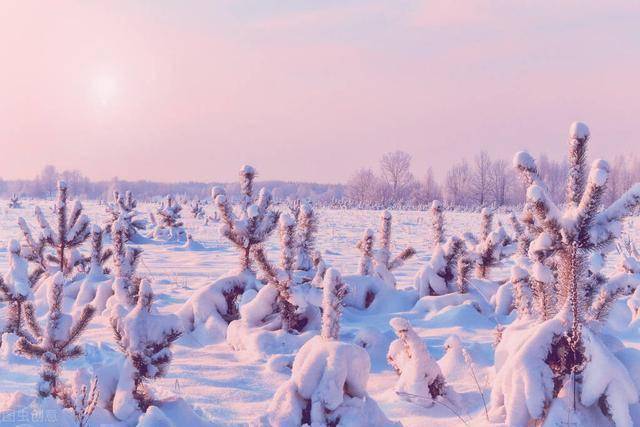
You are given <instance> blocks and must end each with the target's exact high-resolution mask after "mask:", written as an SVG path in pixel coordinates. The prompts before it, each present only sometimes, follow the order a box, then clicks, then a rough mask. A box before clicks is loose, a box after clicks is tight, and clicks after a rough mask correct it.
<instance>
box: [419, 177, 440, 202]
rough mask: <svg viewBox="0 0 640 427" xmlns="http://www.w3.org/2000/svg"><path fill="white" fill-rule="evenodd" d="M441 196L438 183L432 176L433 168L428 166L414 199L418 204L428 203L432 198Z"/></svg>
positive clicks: (436, 198)
mask: <svg viewBox="0 0 640 427" xmlns="http://www.w3.org/2000/svg"><path fill="white" fill-rule="evenodd" d="M440 198H442V191H441V189H440V185H439V184H438V182H437V181H436V179H435V177H434V176H433V169H431V168H428V169H427V174H426V175H425V177H424V179H423V180H422V182H420V184H419V187H418V191H417V192H416V201H417V202H418V203H420V204H428V203H431V202H432V201H434V200H438V199H440Z"/></svg>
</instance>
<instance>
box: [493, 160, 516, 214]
mask: <svg viewBox="0 0 640 427" xmlns="http://www.w3.org/2000/svg"><path fill="white" fill-rule="evenodd" d="M510 169H511V168H509V167H508V165H507V162H506V161H505V160H502V159H500V160H496V161H495V162H493V163H492V164H491V168H490V170H489V193H490V196H491V198H492V199H493V202H494V203H495V204H496V205H498V206H503V205H505V204H506V203H507V197H508V194H507V192H508V190H509V178H510Z"/></svg>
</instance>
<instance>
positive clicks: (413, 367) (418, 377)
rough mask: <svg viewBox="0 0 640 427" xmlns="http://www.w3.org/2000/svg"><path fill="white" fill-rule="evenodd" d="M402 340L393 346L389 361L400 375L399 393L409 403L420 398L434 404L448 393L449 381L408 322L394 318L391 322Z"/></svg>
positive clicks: (394, 342)
mask: <svg viewBox="0 0 640 427" xmlns="http://www.w3.org/2000/svg"><path fill="white" fill-rule="evenodd" d="M389 324H390V325H391V327H392V328H393V330H394V332H395V333H396V335H397V336H398V339H396V340H395V341H393V342H392V343H391V345H390V346H389V351H388V353H387V360H388V361H389V364H390V365H391V366H392V367H393V369H394V370H395V371H396V373H397V374H398V375H399V376H400V377H399V378H398V382H397V384H396V387H395V390H396V393H397V394H398V395H399V396H400V397H402V398H404V399H407V400H412V398H415V397H419V398H422V399H426V400H427V401H429V402H433V401H434V400H436V399H437V398H438V397H439V396H444V395H445V394H446V388H445V381H444V377H443V376H442V372H441V370H440V366H438V363H437V362H436V361H435V360H434V359H433V358H432V357H431V355H430V354H429V351H428V350H427V347H426V345H425V344H424V341H422V339H421V338H420V337H419V336H418V334H417V333H416V332H415V331H414V330H413V328H412V327H411V323H409V321H408V320H407V319H403V318H401V317H394V318H393V319H391V321H390V322H389Z"/></svg>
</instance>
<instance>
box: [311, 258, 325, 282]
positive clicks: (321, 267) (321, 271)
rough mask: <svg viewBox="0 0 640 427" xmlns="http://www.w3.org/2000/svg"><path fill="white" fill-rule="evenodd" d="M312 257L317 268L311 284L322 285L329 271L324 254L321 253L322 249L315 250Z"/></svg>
mask: <svg viewBox="0 0 640 427" xmlns="http://www.w3.org/2000/svg"><path fill="white" fill-rule="evenodd" d="M311 259H312V262H313V267H314V268H315V269H316V272H315V275H314V276H313V279H312V280H311V284H312V285H313V286H316V287H321V286H322V281H323V280H324V276H325V274H326V273H327V264H326V263H325V262H324V260H323V259H322V254H321V253H320V251H313V255H312V256H311Z"/></svg>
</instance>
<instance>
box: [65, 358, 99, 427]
mask: <svg viewBox="0 0 640 427" xmlns="http://www.w3.org/2000/svg"><path fill="white" fill-rule="evenodd" d="M84 376H86V371H85V370H79V371H76V375H75V378H74V382H73V384H72V385H71V386H66V387H64V388H62V389H61V391H60V393H59V395H58V399H59V400H60V402H61V403H62V406H63V407H64V408H67V409H70V410H71V412H73V416H74V417H75V419H76V422H77V423H78V427H86V426H88V425H89V418H91V415H93V412H94V411H95V409H96V407H97V406H98V399H99V398H100V391H99V390H98V378H97V377H93V378H91V380H90V381H89V384H88V387H87V384H85V383H84V381H83V379H84V378H83V377H84Z"/></svg>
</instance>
